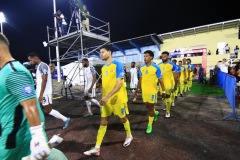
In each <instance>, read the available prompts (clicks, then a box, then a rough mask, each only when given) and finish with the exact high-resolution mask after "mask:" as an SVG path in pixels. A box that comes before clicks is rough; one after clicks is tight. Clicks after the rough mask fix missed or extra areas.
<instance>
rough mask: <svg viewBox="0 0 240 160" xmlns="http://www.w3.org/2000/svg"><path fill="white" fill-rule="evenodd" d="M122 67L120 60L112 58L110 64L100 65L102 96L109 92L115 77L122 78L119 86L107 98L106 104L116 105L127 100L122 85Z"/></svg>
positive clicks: (114, 82)
mask: <svg viewBox="0 0 240 160" xmlns="http://www.w3.org/2000/svg"><path fill="white" fill-rule="evenodd" d="M124 74H125V73H124V69H123V65H122V63H121V62H119V61H117V60H113V61H112V62H111V63H110V64H106V65H104V66H103V67H102V97H105V96H106V95H107V94H108V93H110V92H111V91H112V90H113V88H114V87H115V85H116V84H117V79H119V78H120V79H121V80H122V82H123V83H122V84H123V85H122V86H121V88H120V89H119V90H118V91H117V92H116V93H115V94H114V95H113V96H112V97H111V98H110V99H109V100H108V102H107V104H110V105H116V104H123V103H126V102H127V101H128V97H127V91H126V88H125V86H124Z"/></svg>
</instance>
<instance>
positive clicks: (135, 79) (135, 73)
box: [130, 68, 138, 88]
mask: <svg viewBox="0 0 240 160" xmlns="http://www.w3.org/2000/svg"><path fill="white" fill-rule="evenodd" d="M130 75H131V81H130V88H137V84H138V71H137V68H131V69H130Z"/></svg>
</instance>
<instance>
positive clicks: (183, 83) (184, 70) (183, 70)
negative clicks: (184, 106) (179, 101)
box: [178, 61, 187, 97]
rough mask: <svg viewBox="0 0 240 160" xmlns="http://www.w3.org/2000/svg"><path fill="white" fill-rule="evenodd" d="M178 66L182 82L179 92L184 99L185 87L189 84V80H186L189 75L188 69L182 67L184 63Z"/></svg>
mask: <svg viewBox="0 0 240 160" xmlns="http://www.w3.org/2000/svg"><path fill="white" fill-rule="evenodd" d="M178 64H179V66H180V68H181V72H180V77H179V81H180V85H179V86H180V87H179V92H180V96H181V97H183V90H184V86H185V84H186V83H187V78H186V77H187V74H186V68H185V67H184V66H182V61H178Z"/></svg>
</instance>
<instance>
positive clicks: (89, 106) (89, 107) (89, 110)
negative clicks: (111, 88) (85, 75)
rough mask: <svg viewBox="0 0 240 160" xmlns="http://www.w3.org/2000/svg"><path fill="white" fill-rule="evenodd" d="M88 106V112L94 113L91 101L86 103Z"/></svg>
mask: <svg viewBox="0 0 240 160" xmlns="http://www.w3.org/2000/svg"><path fill="white" fill-rule="evenodd" d="M86 105H87V108H88V112H89V113H92V110H91V102H90V101H89V100H87V101H86Z"/></svg>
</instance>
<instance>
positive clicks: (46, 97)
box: [28, 53, 70, 129]
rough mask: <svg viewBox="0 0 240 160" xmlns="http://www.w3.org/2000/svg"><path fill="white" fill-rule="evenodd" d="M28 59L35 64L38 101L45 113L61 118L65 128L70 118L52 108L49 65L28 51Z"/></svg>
mask: <svg viewBox="0 0 240 160" xmlns="http://www.w3.org/2000/svg"><path fill="white" fill-rule="evenodd" d="M28 60H29V61H30V63H31V64H34V65H37V71H36V83H37V84H36V86H37V87H36V94H37V97H38V100H39V102H40V103H41V104H42V106H43V111H44V113H46V114H50V115H51V116H53V117H55V118H58V119H61V120H62V121H63V122H64V124H63V129H66V128H67V126H68V123H69V121H70V118H68V117H65V116H63V115H62V114H61V113H59V112H58V111H57V110H55V109H52V106H51V105H52V75H51V70H50V68H49V66H48V65H47V64H46V63H44V62H42V61H41V59H40V58H39V56H38V55H37V54H36V53H30V54H29V55H28Z"/></svg>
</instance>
